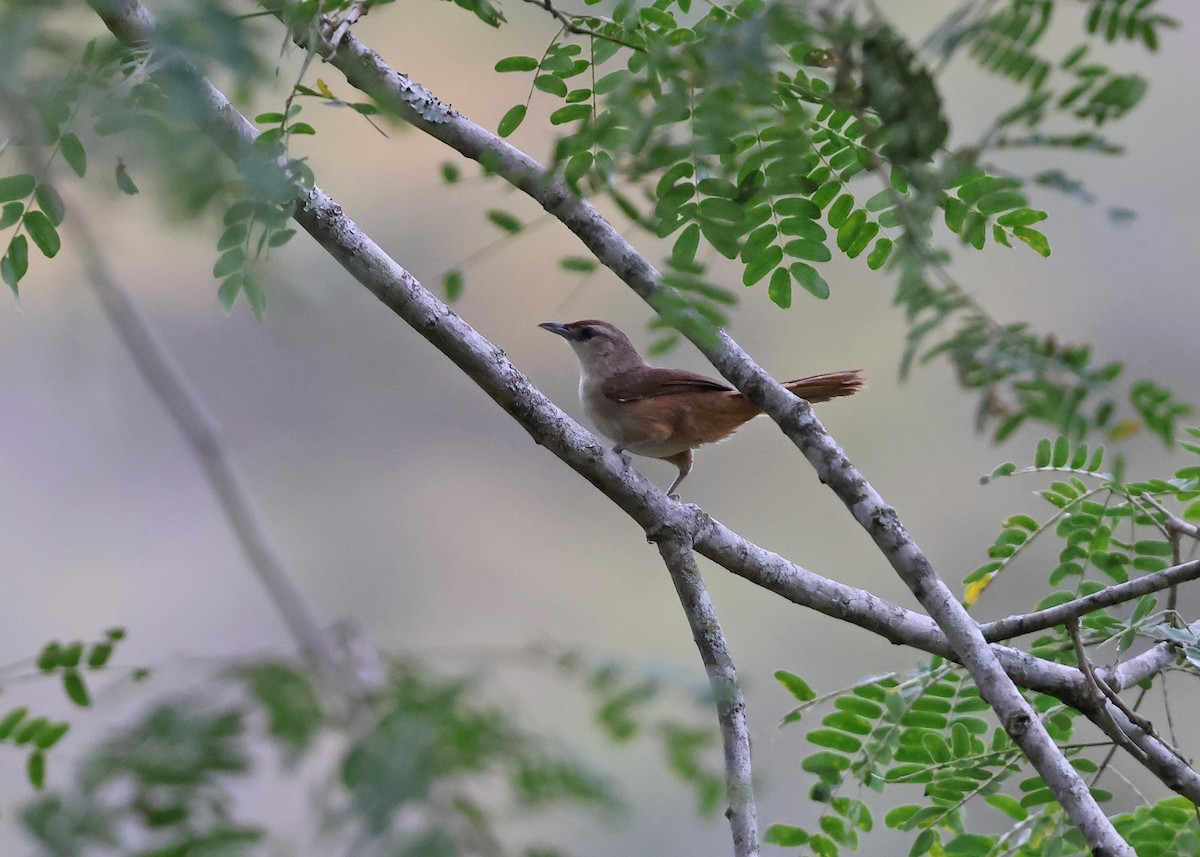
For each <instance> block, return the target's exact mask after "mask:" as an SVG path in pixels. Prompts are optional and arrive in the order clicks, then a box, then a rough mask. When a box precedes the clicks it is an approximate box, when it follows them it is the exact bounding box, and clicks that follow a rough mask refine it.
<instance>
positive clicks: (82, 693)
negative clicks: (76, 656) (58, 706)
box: [63, 669, 92, 708]
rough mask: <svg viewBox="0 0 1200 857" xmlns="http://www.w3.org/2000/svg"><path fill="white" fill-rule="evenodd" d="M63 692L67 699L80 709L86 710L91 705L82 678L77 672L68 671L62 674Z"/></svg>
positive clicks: (90, 699)
mask: <svg viewBox="0 0 1200 857" xmlns="http://www.w3.org/2000/svg"><path fill="white" fill-rule="evenodd" d="M63 690H64V691H65V692H66V694H67V699H69V700H71V701H72V702H73V703H75V704H76V705H78V706H79V707H80V708H87V707H88V706H89V705H91V704H92V698H91V696H90V695H89V694H88V689H87V685H86V684H85V683H84V681H83V676H81V675H80V674H79V671H78V670H74V669H69V670H65V671H64V672H63Z"/></svg>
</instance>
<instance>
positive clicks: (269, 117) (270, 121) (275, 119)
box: [254, 112, 284, 125]
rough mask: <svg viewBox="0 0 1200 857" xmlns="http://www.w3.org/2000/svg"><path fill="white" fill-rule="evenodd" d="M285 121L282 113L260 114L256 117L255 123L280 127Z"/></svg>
mask: <svg viewBox="0 0 1200 857" xmlns="http://www.w3.org/2000/svg"><path fill="white" fill-rule="evenodd" d="M283 120H284V115H283V114H282V113H275V112H272V113H259V114H258V115H257V116H255V117H254V121H255V122H256V123H258V124H259V125H278V124H279V123H280V122H282V121H283Z"/></svg>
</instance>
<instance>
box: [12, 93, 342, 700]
mask: <svg viewBox="0 0 1200 857" xmlns="http://www.w3.org/2000/svg"><path fill="white" fill-rule="evenodd" d="M0 106H2V107H3V109H4V110H5V112H7V113H8V114H9V115H10V116H11V117H12V118H13V119H14V120H15V121H14V122H13V124H14V126H16V127H19V128H21V129H22V136H23V138H24V141H23V145H22V146H21V151H22V152H23V153H24V158H25V161H26V167H27V169H28V170H29V172H30V173H31V174H33V175H34V176H36V177H37V180H38V183H39V184H42V185H47V186H50V185H52V182H51V176H50V175H49V171H48V170H47V168H46V166H45V164H44V163H42V161H41V160H40V159H39V158H38V151H37V148H36V144H35V143H34V140H36V137H37V133H38V131H37V129H38V127H39V126H38V124H37V122H36V121H34V118H33V117H32V116H30V115H29V111H28V106H27V105H26V104H25V102H23V101H22V100H21V99H20V98H18V97H17V96H16V95H14V94H13V93H10V92H8V91H7V90H5V89H4V88H2V87H0ZM59 195H60V196H61V194H59ZM63 229H64V230H65V231H66V232H67V234H68V236H69V237H70V240H71V243H72V245H73V246H75V247H76V248H77V249H78V251H79V254H80V256H81V258H82V260H83V266H84V275H85V277H86V278H87V280H88V282H89V283H90V284H91V286H92V288H93V289H94V291H95V293H96V297H97V298H98V299H99V301H100V306H101V308H102V309H103V311H104V315H105V317H106V318H107V319H108V321H109V323H110V324H111V325H112V327H113V330H114V331H116V333H117V337H118V339H120V341H121V343H122V345H124V346H125V350H126V351H127V352H128V353H129V356H130V357H131V358H132V359H133V362H134V365H135V366H136V367H137V369H138V372H139V373H141V376H142V378H143V380H145V382H146V385H147V386H148V387H149V388H150V390H151V391H152V392H153V393H154V396H155V398H157V399H158V401H159V403H160V404H161V405H162V406H163V408H164V409H165V410H166V412H167V414H168V415H169V416H170V418H171V421H172V422H174V423H175V427H176V428H177V429H178V430H179V433H180V434H181V435H183V439H184V441H185V442H186V443H187V446H188V449H189V450H190V451H191V453H192V456H193V457H194V458H195V459H196V462H197V463H198V464H199V465H200V469H201V471H202V472H203V474H204V477H205V479H207V480H208V484H209V487H210V488H211V489H212V492H213V495H214V496H215V497H216V500H217V505H218V507H219V508H220V509H221V512H222V514H223V515H224V516H225V520H226V522H227V523H228V524H229V527H230V529H231V530H232V531H233V533H234V536H235V537H236V538H237V541H238V544H239V545H240V546H241V548H242V552H243V553H244V554H245V557H246V560H247V562H248V563H249V565H250V568H251V570H253V572H254V573H255V575H256V576H257V577H258V579H259V582H261V583H262V585H263V588H264V589H266V591H267V595H268V596H269V597H270V598H271V601H272V602H273V603H274V605H275V607H276V609H277V610H278V611H279V614H280V616H281V617H282V619H283V622H284V624H285V625H286V626H287V628H288V631H290V632H291V635H292V637H293V639H295V640H296V642H297V644H298V645H299V646H300V649H301V651H302V653H303V654H304V656H305V657H306V658H307V659H308V660H309V661H310V662H311V663H312V664H313V665H314V666H315V667H316V669H317V672H318V674H319V675H320V677H321V680H322V681H323V682H324V683H325V685H326V687H327V688H328V689H329V690H330V691H332V692H333V693H334V694H335V695H336V696H337V697H339V699H340V700H341V702H342V703H343V704H344V705H345V706H346V707H347V712H348V713H353V710H354V709H355V707H356V705H355V703H356V702H358V701H359V700H360V699H361V698H362V697H363V696H364V693H365V691H364V689H363V687H362V685H361V684H360V682H359V681H358V680H357V677H356V673H355V672H354V670H353V669H347V666H346V664H345V662H344V661H345V659H344V657H343V655H342V653H341V651H340V649H339V647H338V645H337V643H336V641H335V639H334V637H333V636H332V634H331V633H330V632H329V631H328V630H327V629H326V628H325V627H324V626H323V625H322V624H321V622H320V620H319V619H318V617H317V614H316V611H315V610H313V608H312V605H310V604H309V603H308V601H307V599H306V598H305V597H304V593H303V592H302V590H301V589H300V586H299V585H298V584H297V583H296V580H295V578H294V577H293V575H292V573H291V572H290V571H289V570H288V569H287V567H286V566H285V565H284V563H283V560H282V559H280V557H279V555H278V554H277V553H276V552H275V549H274V548H273V547H272V546H271V544H270V541H269V540H268V539H267V536H266V532H265V530H264V529H263V527H262V524H261V523H260V521H259V519H258V516H257V515H256V514H255V512H254V507H253V506H252V505H251V503H250V500H249V498H248V496H247V494H246V491H245V489H244V488H243V487H242V484H241V482H240V481H239V480H238V478H237V474H236V473H235V472H234V470H233V467H232V466H231V464H230V462H229V458H228V456H227V454H226V452H225V447H224V445H223V444H222V443H221V437H220V430H219V429H218V427H217V423H216V420H214V419H213V417H212V416H211V415H210V414H209V413H208V412H207V411H206V410H205V408H204V406H203V404H202V403H201V401H200V397H199V395H198V394H197V393H196V392H195V391H194V390H193V389H192V387H191V385H190V384H189V383H188V382H187V380H186V378H185V376H184V374H183V372H182V371H181V370H180V368H179V366H178V365H177V364H176V363H175V361H174V359H173V358H172V357H171V354H170V352H169V351H168V350H167V348H166V346H165V345H163V343H162V342H161V340H159V338H158V337H157V336H156V335H155V333H154V331H153V330H152V329H151V327H150V324H149V322H148V321H147V320H146V318H145V316H143V315H142V313H141V312H140V311H139V310H138V308H137V306H136V305H135V304H134V303H133V300H132V299H131V298H130V296H129V293H128V292H127V291H126V290H125V289H124V288H123V287H122V285H121V283H120V282H119V281H118V280H117V278H116V277H115V276H114V275H113V273H112V271H111V269H110V268H109V266H108V262H107V260H106V259H105V255H104V252H103V251H102V250H101V249H100V244H99V242H98V241H97V240H96V237H95V235H93V234H92V230H91V228H90V226H89V225H88V223H87V221H86V220H85V219H84V218H83V217H82V215H81V214H80V213H79V211H78V210H77V209H75V208H72V209H71V211H70V212H69V213H68V216H67V217H66V219H65V220H64V221H63Z"/></svg>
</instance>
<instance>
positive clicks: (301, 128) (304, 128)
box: [288, 122, 317, 134]
mask: <svg viewBox="0 0 1200 857" xmlns="http://www.w3.org/2000/svg"><path fill="white" fill-rule="evenodd" d="M288 131H290V132H291V133H293V134H316V133H317V129H316V128H314V127H313V126H311V125H309V124H308V123H307V122H293V123H292V124H291V125H289V126H288Z"/></svg>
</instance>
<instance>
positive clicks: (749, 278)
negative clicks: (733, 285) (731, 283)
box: [742, 244, 783, 286]
mask: <svg viewBox="0 0 1200 857" xmlns="http://www.w3.org/2000/svg"><path fill="white" fill-rule="evenodd" d="M782 261H783V248H782V247H779V246H778V245H774V244H773V245H771V246H770V247H767V248H766V249H764V250H763V251H762V252H760V253H759V254H758V255H756V256H755V257H754V258H753V259H752V260H750V264H748V265H747V266H746V270H745V271H744V272H743V273H742V285H745V286H752V285H754V284H755V283H757V282H758V281H759V280H761V279H762V278H763V277H765V276H766V275H767V273H768V272H770V271H771V270H773V269H774V268H775V266H776V265H778V264H779V263H780V262H782Z"/></svg>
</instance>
